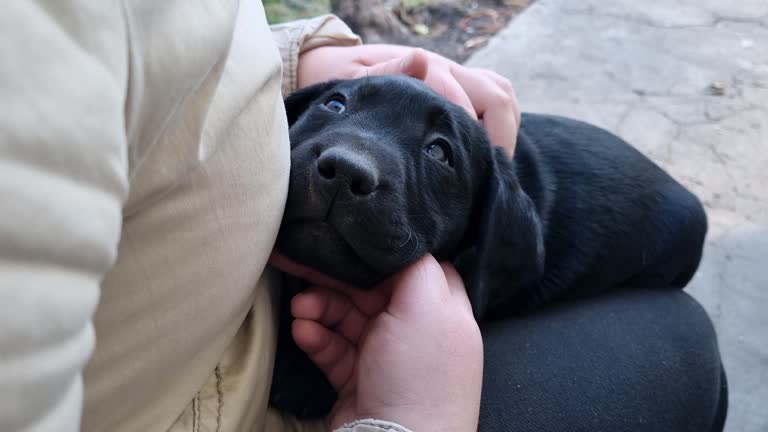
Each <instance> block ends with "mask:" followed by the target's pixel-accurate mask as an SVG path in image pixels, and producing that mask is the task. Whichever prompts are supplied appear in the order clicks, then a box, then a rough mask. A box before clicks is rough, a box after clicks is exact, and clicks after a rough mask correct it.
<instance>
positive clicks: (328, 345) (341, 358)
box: [292, 319, 356, 391]
mask: <svg viewBox="0 0 768 432" xmlns="http://www.w3.org/2000/svg"><path fill="white" fill-rule="evenodd" d="M292 333H293V339H294V340H295V341H296V345H298V346H299V348H301V349H302V351H304V352H305V353H307V355H308V356H309V358H310V359H311V360H312V362H313V363H315V365H317V367H318V368H319V369H320V370H321V371H323V374H325V377H326V378H327V379H328V382H330V383H331V385H332V386H333V388H334V389H336V390H337V391H339V390H341V389H342V388H343V387H344V385H345V384H346V383H347V381H349V379H350V378H351V377H352V375H353V373H354V367H355V356H356V351H355V347H354V346H353V345H352V344H351V343H350V342H349V341H348V340H346V339H345V338H343V337H342V336H341V335H339V334H337V333H334V332H332V331H331V330H329V329H327V328H325V327H323V326H322V325H320V324H319V323H317V322H315V321H312V320H304V319H297V320H294V322H293V327H292Z"/></svg>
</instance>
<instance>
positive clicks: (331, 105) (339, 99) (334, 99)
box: [325, 95, 347, 114]
mask: <svg viewBox="0 0 768 432" xmlns="http://www.w3.org/2000/svg"><path fill="white" fill-rule="evenodd" d="M344 102H346V101H345V100H344V96H342V95H333V96H331V98H330V99H328V100H327V101H326V102H325V106H326V108H328V109H329V110H331V111H333V112H335V113H339V114H341V113H343V112H344V110H345V109H347V107H346V105H345V104H344Z"/></svg>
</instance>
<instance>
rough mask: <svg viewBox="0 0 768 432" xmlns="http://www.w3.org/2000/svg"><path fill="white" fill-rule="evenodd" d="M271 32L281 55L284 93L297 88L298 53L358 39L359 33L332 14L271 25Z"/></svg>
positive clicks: (352, 43) (350, 43) (344, 44)
mask: <svg viewBox="0 0 768 432" xmlns="http://www.w3.org/2000/svg"><path fill="white" fill-rule="evenodd" d="M272 35H273V37H274V39H275V43H276V44H277V47H278V49H279V50H280V55H281V56H282V59H283V84H282V90H283V95H284V96H287V95H288V94H290V93H292V92H293V91H294V90H296V86H297V81H296V79H297V78H296V69H297V67H298V64H299V56H300V55H301V54H303V53H305V52H307V51H309V50H311V49H314V48H318V47H321V46H329V45H332V46H350V45H359V44H360V43H361V40H360V37H359V36H357V35H356V34H354V33H352V31H351V30H350V29H349V27H347V25H346V24H344V23H343V22H342V21H341V20H339V19H338V18H337V17H335V16H334V15H324V16H320V17H317V18H313V19H308V20H299V21H291V22H289V23H285V24H277V25H273V26H272Z"/></svg>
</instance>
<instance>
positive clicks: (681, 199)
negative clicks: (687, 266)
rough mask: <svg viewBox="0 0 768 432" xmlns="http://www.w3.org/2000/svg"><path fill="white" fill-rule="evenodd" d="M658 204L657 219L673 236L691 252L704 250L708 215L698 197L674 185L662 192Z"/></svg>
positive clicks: (668, 186) (663, 189)
mask: <svg viewBox="0 0 768 432" xmlns="http://www.w3.org/2000/svg"><path fill="white" fill-rule="evenodd" d="M658 203H659V206H658V212H657V217H659V218H660V219H661V223H662V224H663V225H664V226H666V227H667V228H668V229H669V231H670V232H671V234H673V235H674V237H675V238H676V239H678V241H679V242H683V243H684V244H685V246H686V248H687V249H689V250H690V249H691V248H694V249H696V250H700V249H701V248H703V245H704V238H705V237H706V234H707V226H708V224H707V214H706V212H705V211H704V206H703V205H702V204H701V201H699V199H698V198H697V197H696V195H694V194H693V193H691V192H690V191H689V190H687V189H685V188H684V187H683V186H681V185H679V184H677V183H674V184H671V185H667V186H666V187H664V188H662V189H661V190H660V192H659V200H658Z"/></svg>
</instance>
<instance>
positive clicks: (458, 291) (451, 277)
mask: <svg viewBox="0 0 768 432" xmlns="http://www.w3.org/2000/svg"><path fill="white" fill-rule="evenodd" d="M440 267H441V268H442V269H443V273H445V280H446V281H447V282H448V290H449V291H450V292H451V294H452V295H454V296H455V297H457V298H459V299H461V302H462V304H463V305H464V307H465V310H466V311H468V312H469V313H470V314H471V313H472V304H471V303H470V302H469V297H468V296H467V289H466V287H465V286H464V281H463V280H462V279H461V276H460V275H459V272H457V271H456V268H455V267H454V266H453V265H452V264H450V263H440Z"/></svg>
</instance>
